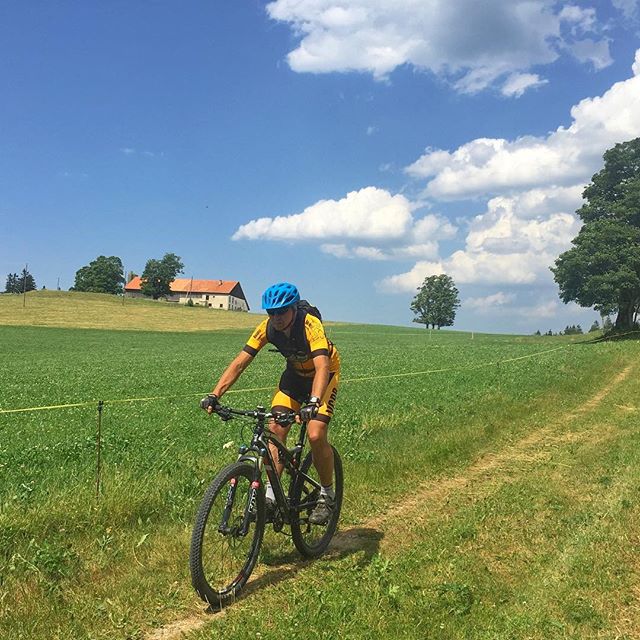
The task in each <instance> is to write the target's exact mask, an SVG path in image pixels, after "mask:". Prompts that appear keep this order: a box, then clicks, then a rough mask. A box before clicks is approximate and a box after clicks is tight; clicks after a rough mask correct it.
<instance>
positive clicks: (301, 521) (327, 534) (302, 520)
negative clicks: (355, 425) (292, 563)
mask: <svg viewBox="0 0 640 640" xmlns="http://www.w3.org/2000/svg"><path fill="white" fill-rule="evenodd" d="M331 448H332V449H333V487H334V490H335V493H336V498H335V506H334V508H333V512H332V514H331V517H330V518H329V522H327V524H325V525H317V524H311V523H310V522H309V516H310V515H311V512H312V511H313V509H314V507H315V506H316V504H317V503H318V498H319V497H320V478H319V477H318V472H317V471H316V469H315V467H314V466H313V462H312V459H311V452H309V453H308V454H307V456H306V457H305V459H304V461H303V462H302V465H301V466H300V472H299V473H298V474H296V476H295V479H294V480H293V483H292V485H291V492H290V494H289V498H290V501H291V508H292V509H294V510H295V511H297V514H295V515H294V516H293V517H292V520H291V537H292V538H293V544H295V546H296V549H297V550H298V551H299V552H300V553H301V554H302V555H303V556H305V557H306V558H316V557H318V556H319V555H321V554H322V553H324V551H325V550H326V548H327V547H328V546H329V542H331V538H333V534H334V533H335V532H336V529H337V527H338V520H339V519H340V509H341V508H342V492H343V474H342V460H341V459H340V455H339V454H338V452H337V451H336V449H335V447H331ZM303 474H304V475H303ZM305 476H306V477H305Z"/></svg>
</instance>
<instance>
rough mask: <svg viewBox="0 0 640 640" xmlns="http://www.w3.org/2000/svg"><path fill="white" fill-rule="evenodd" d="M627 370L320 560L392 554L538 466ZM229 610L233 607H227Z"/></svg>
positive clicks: (291, 575)
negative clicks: (434, 523)
mask: <svg viewBox="0 0 640 640" xmlns="http://www.w3.org/2000/svg"><path fill="white" fill-rule="evenodd" d="M633 368H634V367H633V365H628V366H627V367H626V368H625V369H623V370H622V371H621V372H620V373H619V374H618V375H617V376H615V377H614V378H613V379H612V380H610V381H609V382H608V383H607V384H606V385H605V386H604V387H603V388H602V389H600V390H599V391H598V392H597V393H596V394H594V395H593V396H592V397H591V398H589V399H588V400H587V401H586V402H585V403H583V404H582V405H581V406H579V407H577V408H576V409H573V410H572V411H570V412H568V413H566V414H565V415H563V416H561V417H560V418H559V419H557V420H555V421H554V422H552V423H551V424H549V425H548V426H546V427H542V428H540V429H538V430H536V431H535V432H533V433H530V434H529V435H527V436H526V437H524V438H522V439H521V440H519V441H517V442H516V443H514V444H512V445H511V446H507V447H505V448H503V449H502V450H500V451H499V452H497V453H486V454H482V455H480V457H479V458H478V459H477V460H476V461H475V462H473V463H471V464H470V465H469V467H467V469H466V470H465V472H464V473H461V474H459V475H457V476H452V477H444V478H437V479H435V480H430V481H429V482H425V483H423V484H421V485H419V486H418V487H417V488H416V490H415V491H414V492H412V493H411V494H410V495H408V496H404V497H403V498H401V499H400V500H398V501H397V502H396V503H395V504H394V505H392V506H391V507H390V508H389V509H387V510H386V511H385V512H384V513H382V514H379V515H377V516H374V517H373V518H369V519H368V520H366V521H365V522H363V523H361V524H360V525H358V526H355V527H351V528H350V529H346V530H343V531H339V532H338V533H337V534H336V535H335V537H334V538H333V540H332V542H331V546H330V548H329V550H328V551H327V553H326V554H325V555H324V556H323V558H324V559H325V560H330V559H331V557H332V556H333V557H335V556H340V555H343V554H345V553H353V552H356V551H360V550H363V549H367V548H368V549H370V550H372V549H377V547H378V544H380V548H381V549H383V550H385V551H386V552H388V553H389V552H391V553H394V554H395V553H397V552H398V551H400V550H401V549H402V548H405V547H407V546H409V545H410V544H411V543H412V540H413V537H412V536H411V530H412V528H413V524H414V523H416V522H422V521H425V520H426V519H433V514H434V513H438V512H443V511H446V510H447V509H448V508H449V507H448V504H449V498H450V496H452V495H454V494H455V495H458V493H459V492H460V491H465V490H466V491H469V492H473V493H474V495H478V494H482V493H485V492H488V491H489V490H490V489H491V487H494V486H495V485H496V484H498V483H501V482H505V481H507V480H508V478H509V477H512V475H513V472H514V471H515V472H517V466H518V465H520V464H525V465H531V464H535V463H536V462H540V461H544V460H546V459H548V458H549V457H550V456H551V452H552V449H553V448H554V447H557V446H558V445H562V444H567V443H570V442H574V441H577V440H580V439H582V438H584V437H585V436H586V435H587V434H588V432H568V433H567V432H564V431H559V429H560V428H562V427H564V426H567V425H568V424H569V423H571V422H573V421H575V420H577V419H578V418H580V417H582V416H585V415H587V414H589V413H592V412H593V411H595V410H596V409H597V408H598V406H599V405H600V404H601V403H602V402H603V400H604V399H605V398H606V397H607V396H608V395H609V394H610V393H611V392H612V391H613V389H615V388H616V387H617V386H618V385H619V384H621V383H622V382H623V381H624V380H625V379H626V378H627V377H628V376H629V375H630V373H631V372H632V370H633ZM311 564H313V561H309V560H301V559H299V560H297V561H296V562H291V563H285V564H280V565H278V566H277V567H276V568H270V567H268V566H265V565H259V566H258V567H257V570H256V571H255V572H254V575H253V576H252V578H251V580H250V581H249V583H248V584H247V586H246V587H245V588H244V589H243V592H242V594H241V596H240V598H239V600H243V599H245V598H246V597H247V596H248V595H250V594H251V593H253V592H255V591H257V590H259V589H261V588H262V587H264V586H265V585H268V584H274V583H277V582H281V581H282V580H288V579H295V577H296V575H297V574H298V573H299V572H300V571H301V570H303V569H305V568H306V567H308V566H310V565H311ZM231 606H233V605H231ZM225 611H226V609H223V610H221V611H219V612H216V613H215V614H214V615H215V617H212V614H211V612H210V611H208V610H205V611H203V612H202V613H200V614H196V615H192V616H189V617H188V618H184V619H181V620H176V621H174V622H172V623H169V624H167V625H166V626H164V627H162V628H159V629H156V630H154V631H152V632H151V633H150V634H149V635H147V640H179V639H180V638H185V636H187V634H189V633H191V632H193V631H197V630H198V629H200V628H202V627H203V626H204V625H205V624H207V623H208V622H211V621H213V620H217V619H219V618H220V616H224V614H225Z"/></svg>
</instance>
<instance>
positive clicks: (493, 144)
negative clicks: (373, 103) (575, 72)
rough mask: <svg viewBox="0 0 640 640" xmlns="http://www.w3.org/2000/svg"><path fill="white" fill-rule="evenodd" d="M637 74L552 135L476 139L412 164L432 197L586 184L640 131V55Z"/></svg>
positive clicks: (575, 111)
mask: <svg viewBox="0 0 640 640" xmlns="http://www.w3.org/2000/svg"><path fill="white" fill-rule="evenodd" d="M633 71H634V74H635V75H634V76H633V77H632V78H629V79H628V80H625V81H623V82H618V83H616V84H614V85H613V86H612V87H611V88H610V89H609V90H608V91H606V92H605V93H604V94H603V95H602V96H598V97H595V98H586V99H585V100H582V101H581V102H580V103H579V104H577V105H575V106H574V107H573V108H572V109H571V116H572V123H571V125H570V126H569V127H568V128H565V127H558V129H556V130H555V131H553V132H552V133H550V134H549V135H548V136H546V137H534V136H523V137H521V138H518V139H516V140H513V141H508V140H505V139H494V138H478V139H476V140H472V141H471V142H468V143H466V144H464V145H462V146H460V147H458V148H457V149H455V150H454V151H452V152H449V151H443V150H440V149H430V148H428V149H427V150H426V153H425V154H424V155H423V156H422V157H420V158H418V160H416V161H415V162H414V163H413V164H411V165H410V166H409V167H407V168H406V172H407V173H408V174H409V175H411V176H413V177H415V178H426V179H430V180H429V181H428V184H427V188H426V192H425V194H426V196H428V197H431V198H436V199H461V198H466V197H477V196H482V195H491V194H492V193H505V192H507V193H508V192H509V191H520V190H525V189H531V188H535V187H543V186H544V187H548V186H552V185H555V186H571V185H575V184H578V183H581V184H584V183H586V182H587V180H588V179H589V178H590V177H591V175H592V174H593V173H594V172H595V171H596V170H597V169H598V168H599V166H600V164H601V163H602V154H603V153H604V151H605V150H606V149H607V148H609V147H611V146H613V145H614V144H615V143H617V142H620V141H623V140H629V139H632V138H635V137H637V136H638V135H640V53H638V52H637V53H636V59H635V63H634V65H633Z"/></svg>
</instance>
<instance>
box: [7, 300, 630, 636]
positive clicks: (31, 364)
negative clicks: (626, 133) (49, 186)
mask: <svg viewBox="0 0 640 640" xmlns="http://www.w3.org/2000/svg"><path fill="white" fill-rule="evenodd" d="M0 298H4V296H3V297H0ZM63 298H64V297H63V296H61V295H56V294H52V295H51V300H49V301H48V302H50V303H51V304H54V306H55V305H60V304H61V303H62V302H61V300H62V301H63ZM102 298H104V297H97V298H96V297H91V296H88V297H86V298H82V296H80V294H76V296H74V304H77V305H79V306H80V307H81V308H82V309H84V311H77V312H76V316H78V317H82V318H87V317H90V316H93V315H94V314H95V316H96V317H99V316H102V318H101V320H100V322H98V323H97V326H99V327H108V328H71V324H72V323H71V321H70V320H65V322H56V321H55V316H56V312H55V310H52V309H51V308H49V310H48V311H47V312H46V314H50V318H53V319H50V320H49V321H48V322H47V323H43V324H49V325H58V326H46V327H44V326H18V325H19V322H18V320H17V319H16V318H15V317H13V316H12V317H13V321H6V322H5V319H6V317H7V315H12V314H14V313H19V312H20V311H19V310H15V309H14V311H10V310H9V311H8V310H7V309H6V308H5V309H3V304H4V301H3V300H2V299H0V323H3V324H4V325H5V326H0V344H2V350H1V351H0V637H1V638H5V637H6V638H25V639H26V638H34V639H36V638H38V639H39V638H45V637H46V638H60V639H65V640H66V639H68V638H87V639H89V638H91V639H97V638H114V639H115V638H154V637H156V638H169V637H175V638H179V637H182V634H183V633H185V634H188V637H190V638H200V639H204V638H211V637H233V638H256V637H262V638H280V637H282V636H283V635H284V636H286V637H291V638H298V637H299V638H303V637H304V638H309V637H311V638H336V637H344V638H365V637H367V638H371V637H390V638H391V637H407V638H443V639H444V638H478V639H484V638H591V637H593V638H628V639H631V638H637V637H639V636H640V610H639V602H638V594H639V593H640V582H639V580H638V565H637V552H638V547H639V546H640V539H639V537H638V533H637V532H638V531H639V528H638V524H639V523H638V520H639V514H640V508H639V506H638V498H639V497H640V473H639V472H638V469H639V468H640V467H639V464H638V463H639V462H640V461H639V460H638V458H639V457H640V453H638V452H639V451H640V447H639V446H638V444H639V443H638V427H639V426H640V404H639V401H638V398H639V397H640V382H639V376H638V373H639V370H640V366H639V362H640V358H639V355H640V348H639V345H638V342H635V341H625V342H620V343H610V342H600V343H592V342H589V343H585V342H581V343H571V342H570V341H569V340H567V339H563V338H561V339H558V338H532V337H519V336H497V335H478V334H476V335H475V336H474V338H473V339H471V336H470V335H469V334H465V333H458V332H448V331H440V332H433V333H431V334H430V333H429V332H427V331H425V330H420V329H418V328H416V329H403V328H392V327H380V326H365V325H361V326H358V325H340V324H336V325H333V326H330V327H328V333H330V335H331V338H332V340H333V341H334V342H335V343H336V344H337V346H338V348H339V350H340V353H341V356H342V363H343V373H342V377H343V383H342V384H341V389H340V394H339V404H338V411H337V414H336V417H335V420H334V422H333V423H332V427H331V440H332V442H333V443H334V444H335V445H336V446H337V447H338V449H339V450H340V451H341V453H342V456H343V460H344V463H345V477H346V487H345V504H344V511H343V519H342V523H341V530H340V532H339V534H338V536H337V537H336V540H335V544H334V545H333V546H332V547H331V548H330V552H329V554H328V555H327V556H326V557H325V558H322V559H320V560H318V561H316V562H312V563H310V562H303V561H301V560H300V559H299V558H298V557H297V556H296V554H295V553H294V549H293V546H292V545H291V543H290V540H289V539H288V538H286V537H284V536H281V535H280V536H277V535H276V534H274V533H270V534H269V535H267V536H266V538H265V547H264V551H263V556H262V559H261V565H260V566H259V569H258V570H257V572H256V576H255V578H254V579H252V581H251V582H250V583H249V585H248V587H247V593H246V596H245V597H243V598H241V599H240V600H239V601H238V602H237V603H236V604H235V605H234V606H232V607H231V608H229V609H227V610H226V611H225V613H224V615H220V614H217V615H214V614H207V613H206V612H205V610H204V607H203V605H202V603H201V602H200V601H199V600H198V598H197V596H196V595H195V593H194V592H193V591H192V589H191V585H190V580H189V575H188V564H187V559H188V546H189V536H190V529H191V524H192V519H193V517H194V514H195V510H196V508H197V504H198V502H199V500H200V498H201V496H202V494H203V492H204V489H205V487H206V485H207V484H208V482H209V481H210V480H211V479H212V477H213V475H214V474H215V473H216V471H217V470H218V469H219V468H220V467H221V466H222V465H223V464H225V463H226V462H229V461H231V460H232V459H233V458H234V452H235V446H234V447H231V448H224V445H225V444H226V443H228V442H230V441H233V442H234V443H235V445H237V444H239V443H241V442H242V438H243V435H245V436H246V433H245V434H243V432H242V429H241V425H240V424H239V423H229V424H226V425H225V424H223V423H221V422H220V421H219V420H217V419H215V418H208V417H206V416H205V415H204V414H203V413H202V412H201V411H200V410H199V409H198V400H199V398H200V397H201V395H202V394H203V393H205V392H207V391H208V390H210V388H211V386H212V383H213V381H214V379H215V378H216V376H217V375H219V373H220V372H221V371H222V370H223V368H224V366H225V365H226V364H227V363H228V361H229V360H230V359H231V358H232V357H233V356H234V355H235V353H237V351H238V350H239V349H240V348H241V347H242V345H243V344H244V340H245V339H246V337H247V335H248V333H249V331H250V328H248V327H244V328H236V329H230V328H224V325H222V328H218V329H217V330H213V329H214V326H219V325H215V322H213V321H212V320H211V319H210V318H207V322H211V325H210V326H209V327H208V329H209V330H207V331H197V330H194V329H193V328H191V329H186V330H185V327H184V315H180V314H182V312H186V311H194V312H195V313H199V314H206V310H203V309H197V310H193V309H188V310H187V309H183V308H171V309H169V308H167V307H166V306H163V305H157V304H156V305H152V303H146V305H147V306H148V307H149V309H150V313H151V315H152V317H150V319H149V323H145V318H144V315H142V316H141V319H139V320H138V323H137V324H136V326H135V327H130V328H131V329H133V328H135V329H136V330H123V329H122V327H120V328H119V330H114V328H115V327H116V325H118V323H119V322H120V321H119V320H118V319H117V318H115V314H117V313H118V308H117V305H116V306H114V305H111V306H109V304H111V303H112V302H113V300H107V301H104V300H102ZM16 299H17V298H14V300H16ZM96 299H97V300H98V302H99V303H100V305H101V311H99V310H96V309H93V305H95V304H96ZM46 302H47V301H43V302H41V303H42V305H43V308H46V307H47V304H46ZM127 302H128V301H127ZM27 303H29V300H28V301H27ZM142 304H144V303H142ZM150 305H151V306H150ZM165 312H166V313H171V314H177V315H175V316H172V317H170V318H164V319H162V317H161V316H162V314H163V313H165ZM44 314H45V312H44V311H43V315H44ZM216 315H219V314H216ZM228 315H230V316H232V317H233V319H234V320H235V319H236V318H237V317H239V316H243V317H244V318H246V319H248V320H250V322H249V327H252V326H253V324H254V323H255V321H256V318H255V317H254V318H250V317H249V316H247V314H228ZM23 320H24V321H25V324H26V325H33V324H34V323H33V322H31V321H30V320H29V321H27V320H28V319H26V318H23ZM66 322H69V325H67V326H66V328H62V327H61V326H60V325H64V324H65V323H66ZM86 322H87V324H89V321H86ZM225 322H226V320H225ZM79 324H81V325H83V326H86V324H85V321H79ZM8 325H15V326H8ZM90 326H96V325H90ZM160 326H161V327H162V330H158V329H159V327H160ZM171 329H173V330H171ZM582 340H584V338H582ZM281 368H282V359H281V357H280V356H279V355H278V354H274V353H269V352H268V351H266V350H265V351H264V352H263V353H261V354H260V355H259V357H258V358H257V359H256V361H255V362H254V364H253V365H252V366H251V367H250V368H249V370H248V371H247V372H246V374H245V375H244V376H243V378H242V379H241V380H240V381H239V382H238V384H237V385H236V387H235V388H234V390H233V393H232V394H231V393H230V394H228V395H227V396H225V401H227V402H229V403H231V402H233V404H234V405H237V406H242V407H247V408H251V407H253V406H255V405H256V404H259V403H263V404H268V402H269V400H270V394H271V391H270V390H271V389H272V388H273V387H274V385H275V383H276V381H277V379H278V375H279V373H280V371H281ZM149 397H154V398H159V399H155V400H136V401H131V402H130V401H129V400H130V399H135V398H149ZM98 400H104V401H106V404H105V407H104V410H103V414H102V425H101V426H102V447H103V449H102V462H103V468H102V477H101V481H102V484H101V491H100V495H99V499H98V500H96V496H95V491H96V422H97V421H96V417H97V411H96V405H97V401H98ZM85 402H87V403H88V405H87V406H80V407H71V408H59V409H52V410H41V411H28V412H15V413H6V411H10V410H13V409H21V408H33V407H42V406H52V405H61V404H75V403H85ZM3 411H4V412H5V413H2V412H3ZM171 624H174V625H175V626H173V627H170V626H169V625H171ZM159 630H160V631H161V632H160V631H159Z"/></svg>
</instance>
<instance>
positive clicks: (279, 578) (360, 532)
mask: <svg viewBox="0 0 640 640" xmlns="http://www.w3.org/2000/svg"><path fill="white" fill-rule="evenodd" d="M383 536H384V534H383V533H382V532H381V531H378V529H372V528H368V527H352V528H351V529H345V530H344V531H339V532H338V533H336V535H335V536H334V537H333V539H332V540H331V544H330V545H329V548H328V549H327V551H326V552H325V553H324V554H323V555H321V556H320V557H319V558H315V559H304V558H302V557H301V556H300V554H298V553H297V552H295V551H292V552H291V553H286V554H284V555H282V556H279V557H278V558H272V559H271V561H270V562H269V564H265V563H263V564H261V565H258V567H257V571H256V573H257V574H258V575H257V577H255V578H254V579H252V580H251V581H250V582H249V583H248V584H247V585H246V586H245V587H244V588H243V589H242V592H241V593H240V595H239V596H238V597H237V598H236V600H235V602H240V601H242V600H244V599H245V598H248V597H249V596H251V595H253V594H255V593H259V592H260V591H261V590H262V589H264V588H265V587H269V586H272V585H276V584H279V583H281V582H284V581H285V580H291V579H293V578H295V577H296V576H297V575H298V573H299V572H300V571H301V570H302V569H305V568H307V567H310V566H311V565H312V564H313V563H315V562H317V561H318V560H325V561H331V560H340V559H341V558H345V557H347V556H349V555H351V554H354V553H359V552H364V554H363V558H362V561H361V562H360V563H359V564H360V565H361V566H365V565H367V564H369V562H371V559H372V558H373V557H374V556H375V555H376V554H377V553H378V551H379V549H380V541H381V540H382V538H383ZM233 604H234V603H230V604H228V605H226V606H225V607H224V609H228V608H229V607H230V606H233ZM224 609H214V608H212V607H209V608H208V609H207V610H206V613H209V614H216V613H221V612H222V611H224Z"/></svg>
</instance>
